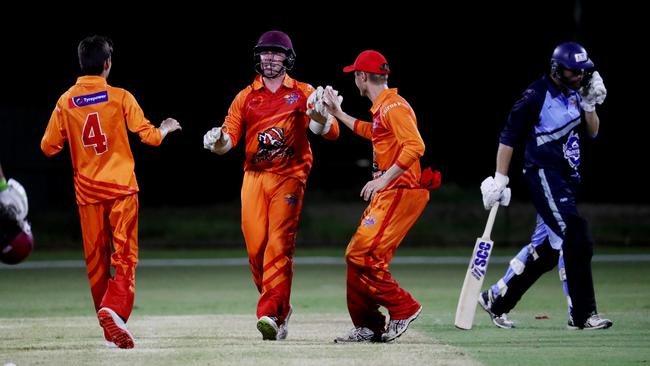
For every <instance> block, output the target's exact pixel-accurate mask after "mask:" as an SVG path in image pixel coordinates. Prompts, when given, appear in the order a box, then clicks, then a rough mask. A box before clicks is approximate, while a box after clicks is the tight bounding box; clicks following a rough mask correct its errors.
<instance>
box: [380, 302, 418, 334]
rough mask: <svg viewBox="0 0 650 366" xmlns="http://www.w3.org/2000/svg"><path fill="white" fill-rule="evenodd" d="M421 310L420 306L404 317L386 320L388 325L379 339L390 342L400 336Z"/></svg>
mask: <svg viewBox="0 0 650 366" xmlns="http://www.w3.org/2000/svg"><path fill="white" fill-rule="evenodd" d="M421 312H422V306H420V308H418V310H417V311H416V312H415V313H414V314H413V315H411V316H410V317H408V318H406V319H399V320H392V319H391V321H389V322H388V327H387V328H386V333H384V334H382V335H381V340H382V341H384V342H390V341H392V340H395V339H396V338H397V337H399V336H401V335H402V334H404V332H406V329H408V327H409V324H411V322H413V321H414V320H415V319H417V317H418V315H420V313H421Z"/></svg>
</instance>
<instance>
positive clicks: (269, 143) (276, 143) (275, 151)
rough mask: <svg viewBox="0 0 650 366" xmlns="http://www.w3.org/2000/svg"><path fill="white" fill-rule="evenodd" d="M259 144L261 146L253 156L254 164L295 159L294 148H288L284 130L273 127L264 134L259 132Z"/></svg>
mask: <svg viewBox="0 0 650 366" xmlns="http://www.w3.org/2000/svg"><path fill="white" fill-rule="evenodd" d="M257 142H258V143H259V145H258V147H257V152H256V153H255V156H253V160H252V163H253V164H256V163H259V162H263V161H272V160H275V159H281V158H291V157H293V147H291V146H286V142H287V141H286V138H285V137H284V128H281V127H271V128H269V129H266V130H265V131H264V132H258V133H257Z"/></svg>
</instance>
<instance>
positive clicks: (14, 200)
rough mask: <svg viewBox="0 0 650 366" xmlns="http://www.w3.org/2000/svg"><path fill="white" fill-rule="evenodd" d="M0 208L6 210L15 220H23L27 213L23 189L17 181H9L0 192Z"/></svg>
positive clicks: (27, 207)
mask: <svg viewBox="0 0 650 366" xmlns="http://www.w3.org/2000/svg"><path fill="white" fill-rule="evenodd" d="M0 206H2V207H3V208H4V209H6V210H7V211H8V212H9V214H10V215H12V216H13V217H14V218H15V219H16V220H18V221H23V220H25V217H27V213H28V211H29V204H28V202H27V193H26V192H25V188H23V186H22V185H21V184H20V183H18V182H17V181H15V180H13V179H9V181H8V182H7V188H6V189H5V190H3V191H0Z"/></svg>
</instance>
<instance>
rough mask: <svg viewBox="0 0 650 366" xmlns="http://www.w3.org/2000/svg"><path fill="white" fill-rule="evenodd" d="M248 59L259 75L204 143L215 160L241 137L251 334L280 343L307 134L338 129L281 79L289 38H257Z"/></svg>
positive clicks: (308, 159) (306, 88)
mask: <svg viewBox="0 0 650 366" xmlns="http://www.w3.org/2000/svg"><path fill="white" fill-rule="evenodd" d="M254 56H255V70H256V71H257V73H258V74H259V75H258V76H257V77H256V78H255V80H254V81H253V83H252V84H250V85H249V86H247V87H246V88H245V89H243V90H242V91H240V92H239V94H237V96H236V97H235V100H234V101H233V102H232V104H231V106H230V109H229V110H228V115H227V116H226V119H225V121H224V122H223V125H222V126H221V127H215V128H213V129H212V130H210V131H208V132H207V133H206V134H205V136H204V140H203V144H204V147H205V148H206V149H208V150H210V151H212V152H214V153H217V154H220V155H221V154H225V153H226V152H227V151H229V150H230V149H231V148H233V147H235V146H236V145H237V143H238V141H239V139H240V138H241V137H242V136H244V142H245V150H246V162H245V163H244V181H243V184H242V190H241V200H242V231H243V233H244V239H245V241H246V250H247V251H248V260H249V263H250V268H251V272H252V274H253V281H254V282H255V285H256V286H257V289H258V291H259V292H260V298H259V301H258V304H257V318H258V322H257V329H258V330H259V331H260V332H261V333H262V339H265V340H282V339H285V338H286V337H287V332H288V322H289V317H290V316H291V312H292V309H291V305H290V302H289V300H290V296H291V282H292V278H293V254H294V251H295V243H296V233H297V229H298V220H299V217H300V211H301V208H302V201H303V194H304V191H305V185H306V182H307V176H308V175H309V171H310V170H311V166H312V161H313V157H312V153H311V148H310V146H309V141H308V140H307V129H308V128H309V129H310V130H312V132H314V133H315V134H319V135H322V136H323V137H324V138H326V139H329V140H334V139H336V138H337V137H338V135H339V127H338V122H337V121H336V120H334V119H333V118H332V117H331V116H326V115H323V114H321V113H319V112H316V111H314V110H313V108H312V109H309V112H308V108H307V101H308V99H309V97H310V96H311V95H312V94H314V88H313V87H312V86H311V85H309V84H306V83H302V82H299V81H296V80H294V79H292V78H291V77H289V75H287V73H286V71H287V70H290V69H291V68H292V67H293V64H294V61H295V57H296V53H295V52H294V50H293V45H292V43H291V39H290V38H289V36H287V35H286V34H285V33H283V32H280V31H269V32H266V33H264V34H263V35H262V36H261V37H260V39H259V41H258V42H257V45H256V46H255V48H254ZM308 113H309V114H308ZM310 117H311V118H312V120H310ZM327 117H329V118H327Z"/></svg>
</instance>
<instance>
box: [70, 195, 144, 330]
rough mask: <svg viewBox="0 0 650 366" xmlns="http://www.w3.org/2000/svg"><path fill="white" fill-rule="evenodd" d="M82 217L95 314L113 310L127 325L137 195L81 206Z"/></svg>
mask: <svg viewBox="0 0 650 366" xmlns="http://www.w3.org/2000/svg"><path fill="white" fill-rule="evenodd" d="M79 217H80V218H81V232H82V236H83V242H84V253H85V256H86V272H87V273H88V279H89V280H90V291H91V293H92V295H93V301H94V303H95V311H98V310H99V309H100V308H103V307H108V308H111V309H113V310H114V311H115V312H116V313H117V314H118V315H119V316H120V317H121V318H122V319H124V321H125V322H126V321H127V320H128V319H129V316H130V315H131V311H132V310H133V300H134V297H135V266H136V264H137V263H138V195H137V194H131V195H128V196H123V197H120V198H117V199H114V200H108V201H103V202H99V203H95V204H90V205H83V206H79ZM111 266H112V267H113V268H114V273H113V275H111Z"/></svg>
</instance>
